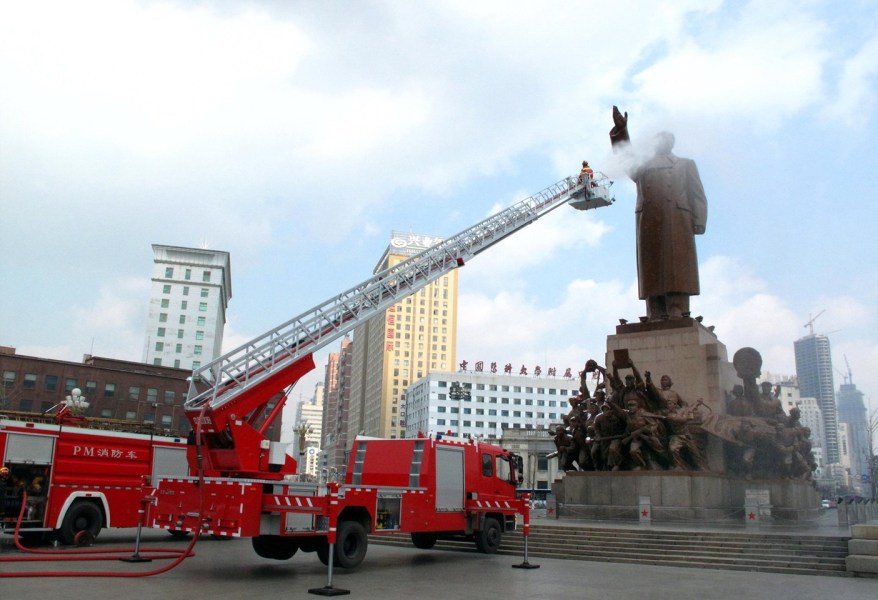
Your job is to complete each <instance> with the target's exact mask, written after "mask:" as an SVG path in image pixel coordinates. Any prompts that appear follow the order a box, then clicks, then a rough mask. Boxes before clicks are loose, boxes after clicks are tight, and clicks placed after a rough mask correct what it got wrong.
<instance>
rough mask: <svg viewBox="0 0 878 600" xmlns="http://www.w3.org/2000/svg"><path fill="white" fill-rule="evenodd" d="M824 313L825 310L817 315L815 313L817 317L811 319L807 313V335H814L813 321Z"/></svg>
mask: <svg viewBox="0 0 878 600" xmlns="http://www.w3.org/2000/svg"><path fill="white" fill-rule="evenodd" d="M825 312H826V309H825V308H824V309H823V310H821V311H820V312H819V313H817V316H814V317H812V316H811V314H810V313H808V317H810V318H809V319H808V322H807V323H805V327H807V328H808V335H814V321H816V320H817V317H819V316H820V315H822V314H823V313H825Z"/></svg>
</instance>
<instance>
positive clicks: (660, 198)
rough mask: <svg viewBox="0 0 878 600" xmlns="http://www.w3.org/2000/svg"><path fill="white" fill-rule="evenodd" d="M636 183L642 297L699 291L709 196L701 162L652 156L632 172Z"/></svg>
mask: <svg viewBox="0 0 878 600" xmlns="http://www.w3.org/2000/svg"><path fill="white" fill-rule="evenodd" d="M629 175H630V177H631V179H632V180H634V182H635V183H636V184H637V205H636V206H635V208H634V216H635V220H636V231H637V281H638V283H639V291H640V298H641V299H645V298H648V297H650V296H660V295H663V294H669V293H680V294H689V295H696V294H698V293H699V292H700V287H699V282H698V256H697V253H696V251H695V235H696V234H701V233H704V229H705V227H706V225H707V198H706V197H705V195H704V186H702V184H701V178H700V177H699V176H698V168H697V167H696V166H695V163H694V162H693V161H691V160H689V159H688V158H680V157H678V156H674V155H673V154H666V155H660V156H656V157H654V158H652V159H651V160H649V161H648V162H647V163H646V164H644V165H642V166H641V167H640V168H638V169H635V170H633V171H632V172H631V173H629Z"/></svg>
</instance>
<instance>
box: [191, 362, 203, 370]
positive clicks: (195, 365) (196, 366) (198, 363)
mask: <svg viewBox="0 0 878 600" xmlns="http://www.w3.org/2000/svg"><path fill="white" fill-rule="evenodd" d="M192 368H193V369H198V368H201V361H200V360H193V361H192Z"/></svg>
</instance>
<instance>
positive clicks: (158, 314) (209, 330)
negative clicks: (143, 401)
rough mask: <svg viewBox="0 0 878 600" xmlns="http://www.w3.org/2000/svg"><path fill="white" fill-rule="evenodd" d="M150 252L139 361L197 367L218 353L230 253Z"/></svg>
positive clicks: (158, 248) (169, 249)
mask: <svg viewBox="0 0 878 600" xmlns="http://www.w3.org/2000/svg"><path fill="white" fill-rule="evenodd" d="M152 251H153V256H154V261H155V266H154V267H153V274H152V292H151V294H150V299H149V315H148V317H147V320H146V336H145V340H144V346H143V362H145V363H148V364H151V365H156V366H164V367H174V368H178V369H196V368H198V367H200V366H201V365H203V364H205V363H208V362H210V361H212V360H213V359H214V358H216V357H218V356H219V355H220V354H222V345H223V328H224V327H225V324H226V308H227V307H228V305H229V300H230V299H231V297H232V274H231V263H230V262H229V253H228V252H223V251H221V250H205V249H201V248H180V247H177V246H162V245H159V244H153V245H152Z"/></svg>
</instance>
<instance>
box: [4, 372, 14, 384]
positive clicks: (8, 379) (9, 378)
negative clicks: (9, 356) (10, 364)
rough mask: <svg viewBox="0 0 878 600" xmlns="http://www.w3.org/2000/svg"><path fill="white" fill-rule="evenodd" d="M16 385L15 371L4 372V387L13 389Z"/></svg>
mask: <svg viewBox="0 0 878 600" xmlns="http://www.w3.org/2000/svg"><path fill="white" fill-rule="evenodd" d="M14 384H15V371H3V385H5V386H6V387H11V386H12V385H14Z"/></svg>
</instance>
